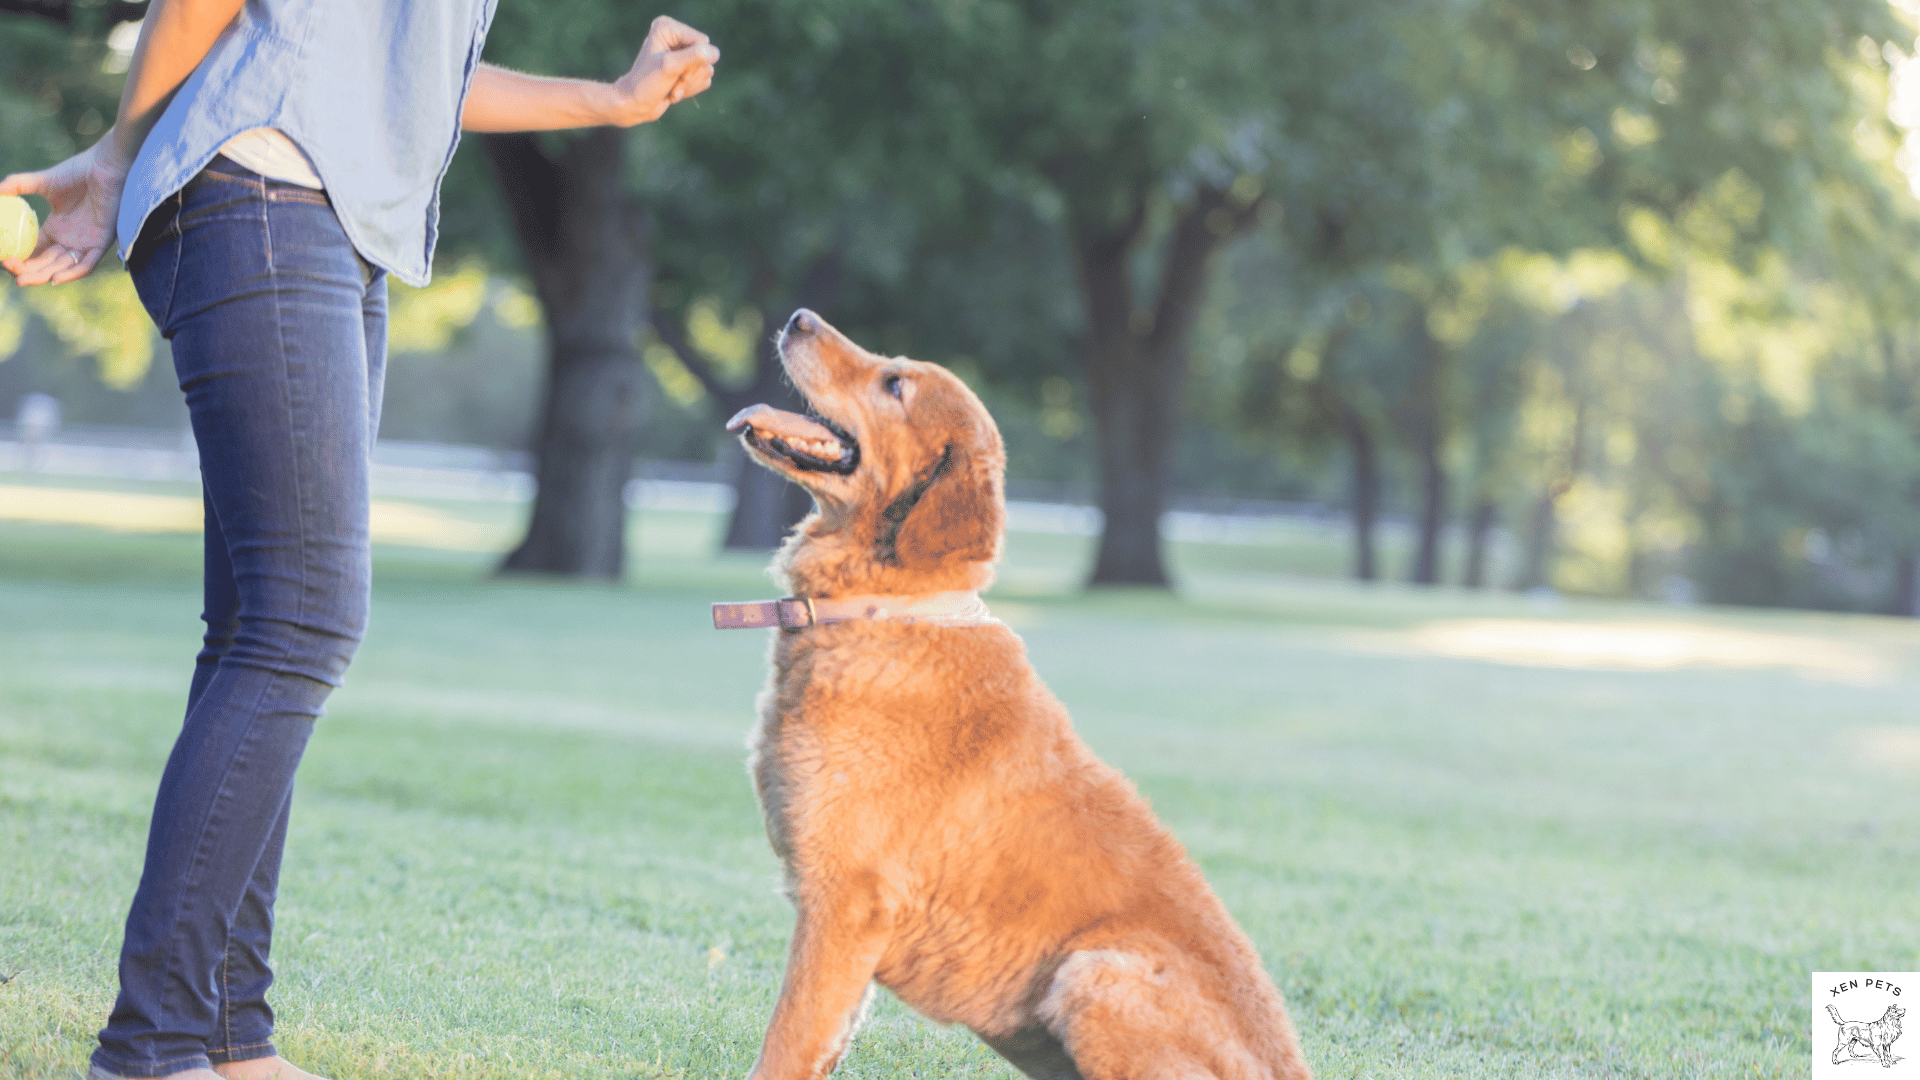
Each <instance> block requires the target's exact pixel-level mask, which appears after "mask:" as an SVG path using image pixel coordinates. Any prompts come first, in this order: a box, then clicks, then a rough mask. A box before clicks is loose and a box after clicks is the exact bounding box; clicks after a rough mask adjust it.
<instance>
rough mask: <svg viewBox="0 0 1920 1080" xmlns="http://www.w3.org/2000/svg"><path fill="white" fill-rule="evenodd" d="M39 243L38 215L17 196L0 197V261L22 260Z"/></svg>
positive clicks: (31, 252) (25, 201)
mask: <svg viewBox="0 0 1920 1080" xmlns="http://www.w3.org/2000/svg"><path fill="white" fill-rule="evenodd" d="M39 242H40V215H38V214H36V213H34V212H33V207H31V206H28V205H27V200H25V199H23V198H21V197H20V196H18V195H0V259H24V258H26V257H27V256H29V255H31V254H33V246H34V245H35V244H37V243H39Z"/></svg>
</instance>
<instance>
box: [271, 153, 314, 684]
mask: <svg viewBox="0 0 1920 1080" xmlns="http://www.w3.org/2000/svg"><path fill="white" fill-rule="evenodd" d="M260 192H261V198H260V222H261V231H262V232H263V233H264V234H265V235H266V240H267V252H266V254H267V280H268V281H270V282H272V283H273V321H274V337H275V338H276V339H277V340H278V341H279V343H280V356H279V361H280V386H281V394H282V398H281V407H282V408H284V409H286V410H287V418H288V420H287V438H288V439H289V440H291V441H292V442H293V443H294V446H293V450H294V453H292V454H290V455H288V456H289V457H290V458H291V459H292V461H293V502H294V520H295V521H296V522H298V527H299V530H300V602H299V604H298V605H296V607H295V609H294V625H295V626H304V625H306V619H307V596H308V594H307V573H308V570H309V569H310V567H309V564H308V559H307V554H308V552H307V545H308V543H309V540H310V537H309V536H308V532H309V531H310V530H309V527H308V525H309V523H308V520H307V500H306V484H305V481H304V478H303V477H301V475H300V454H299V437H298V435H297V434H296V433H295V432H294V426H295V425H294V422H293V418H294V417H295V416H296V415H298V414H297V411H296V410H295V408H294V401H293V377H292V374H291V373H290V372H289V371H288V370H287V319H286V311H285V309H284V308H283V307H282V306H281V303H280V275H279V273H278V272H277V271H276V270H275V269H274V264H273V216H272V215H271V214H269V213H267V211H268V210H269V209H271V208H272V203H271V200H269V199H268V198H267V197H266V185H265V184H264V183H263V184H261V185H260ZM288 647H289V648H291V638H289V645H288ZM291 659H292V657H291V656H290V655H286V654H283V655H282V656H281V657H280V663H279V665H278V666H277V667H275V668H274V671H273V678H274V679H278V678H280V677H281V676H282V675H285V674H286V673H287V662H288V661H289V660H291Z"/></svg>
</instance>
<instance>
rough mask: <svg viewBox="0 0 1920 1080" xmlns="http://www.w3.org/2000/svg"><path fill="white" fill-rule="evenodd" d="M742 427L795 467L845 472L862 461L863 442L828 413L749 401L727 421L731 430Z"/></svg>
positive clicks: (753, 439)
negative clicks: (812, 413) (805, 412)
mask: <svg viewBox="0 0 1920 1080" xmlns="http://www.w3.org/2000/svg"><path fill="white" fill-rule="evenodd" d="M742 429H745V434H746V437H747V439H748V441H750V442H751V443H753V445H755V446H757V447H759V448H760V449H762V450H765V451H767V452H768V453H771V454H778V455H780V456H781V457H783V458H786V459H787V460H788V461H791V462H793V464H794V467H795V468H799V469H806V470H808V471H809V472H830V473H839V474H840V475H842V476H845V475H846V474H848V473H851V472H852V471H853V470H854V467H855V466H857V465H859V464H860V444H859V443H857V442H855V441H854V440H853V436H851V435H849V434H847V433H846V431H845V429H843V428H841V427H840V426H839V425H838V424H835V423H834V422H833V421H831V420H828V419H826V418H825V417H819V418H814V417H807V416H801V415H800V414H799V413H792V412H787V411H786V410H784V409H776V408H774V407H773V406H771V405H749V406H747V407H746V408H744V409H741V410H740V411H739V412H738V413H735V414H734V417H733V419H731V420H729V421H727V430H728V431H731V432H738V431H741V430H742Z"/></svg>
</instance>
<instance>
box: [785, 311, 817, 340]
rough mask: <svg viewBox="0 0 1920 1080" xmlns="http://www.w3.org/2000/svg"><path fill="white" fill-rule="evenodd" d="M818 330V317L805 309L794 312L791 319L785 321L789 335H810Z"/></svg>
mask: <svg viewBox="0 0 1920 1080" xmlns="http://www.w3.org/2000/svg"><path fill="white" fill-rule="evenodd" d="M818 329H820V316H818V315H815V314H814V313H813V312H811V311H808V310H807V309H806V308H801V309H800V310H798V311H796V312H794V313H793V317H792V318H790V319H788V320H787V333H789V334H811V333H813V332H814V331H816V330H818Z"/></svg>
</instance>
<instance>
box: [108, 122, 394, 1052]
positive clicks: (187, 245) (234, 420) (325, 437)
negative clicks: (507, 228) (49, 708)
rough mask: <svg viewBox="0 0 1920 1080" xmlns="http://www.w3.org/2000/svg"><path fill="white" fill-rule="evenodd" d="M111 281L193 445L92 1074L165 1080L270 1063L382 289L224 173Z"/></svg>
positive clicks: (338, 615)
mask: <svg viewBox="0 0 1920 1080" xmlns="http://www.w3.org/2000/svg"><path fill="white" fill-rule="evenodd" d="M129 269H130V270H131V271H132V274H133V279H134V285H135V286H136V288H137V289H138V290H139V293H140V299H141V301H142V302H143V303H144V304H145V305H146V307H147V312H148V314H150V315H152V316H153V319H154V322H155V323H156V324H158V325H159V327H160V329H161V333H162V334H164V335H165V336H166V337H167V338H168V339H169V340H170V341H172V343H173V362H174V368H175V370H176V372H177V373H178V375H179V378H180V389H181V390H182V391H183V392H184V393H185V394H186V399H187V408H188V411H189V413H190V414H191V416H192V420H193V434H194V438H195V440H196V441H197V442H198V443H199V445H200V474H201V481H202V486H203V490H204V492H205V499H206V610H205V612H204V613H203V614H202V616H201V618H202V619H204V620H205V622H206V624H207V628H206V640H205V647H204V648H203V649H202V650H201V652H200V655H199V662H198V664H197V665H196V666H195V669H194V674H193V681H192V684H191V688H190V690H189V692H188V697H187V714H186V723H185V725H184V727H183V728H182V730H181V732H180V738H179V741H178V742H176V743H175V744H174V748H173V753H172V755H171V756H170V757H169V758H168V759H167V766H166V771H165V772H164V773H163V774H162V775H161V778H160V792H159V795H158V796H157V797H156V799H155V801H154V808H153V823H152V827H151V829H150V831H149V833H148V836H147V855H146V864H145V868H144V870H143V871H142V872H141V875H140V886H139V890H138V891H137V892H135V893H134V897H133V907H132V910H131V912H130V913H129V914H128V915H127V930H126V938H125V943H124V944H123V945H122V947H121V952H120V996H119V999H118V1000H117V1001H116V1003H115V1004H114V1008H113V1014H112V1016H111V1017H110V1018H109V1019H108V1021H107V1026H106V1028H105V1029H104V1030H102V1031H101V1032H100V1047H99V1049H98V1050H96V1051H95V1052H94V1056H93V1060H94V1063H95V1064H96V1065H98V1066H100V1067H101V1068H103V1069H106V1070H107V1071H109V1072H113V1073H117V1074H119V1075H122V1076H166V1075H169V1074H171V1073H176V1072H184V1071H186V1070H188V1069H194V1068H205V1067H207V1066H208V1064H209V1063H212V1062H227V1061H244V1060H248V1059H251V1058H259V1057H269V1056H272V1055H273V1053H274V1049H273V1043H272V1041H271V1040H272V1033H273V1011H272V1010H271V1009H269V1008H268V1007H267V1003H266V992H267V987H268V985H269V984H270V983H272V981H273V973H272V972H271V971H270V970H269V969H268V966H267V953H268V946H269V943H270V940H271V937H272V932H273V898H274V890H275V886H276V882H277V880H278V878H279V873H280V851H281V847H282V845H283V844H284V842H285V840H286V835H287V808H288V804H289V803H290V801H291V798H292V793H293V773H294V768H295V767H296V766H297V765H298V764H299V762H300V755H301V752H302V751H303V750H305V748H306V745H307V738H308V736H310V735H311V734H312V733H313V725H314V721H315V719H316V718H318V717H319V716H320V715H321V714H322V712H323V709H322V705H323V703H324V702H325V701H326V698H327V694H328V693H329V692H330V691H331V690H332V689H333V688H334V687H335V686H337V685H339V683H340V678H341V675H342V673H344V672H345V671H346V668H347V663H348V661H349V660H351V659H352V658H353V653H354V650H355V648H356V647H357V646H358V645H359V642H360V637H361V634H362V632H363V631H364V630H365V628H366V622H367V602H368V588H369V581H370V574H369V572H370V557H369V545H368V533H367V455H368V451H369V450H370V448H371V446H372V441H373V433H374V430H375V428H376V427H377V426H378V424H379V413H380V392H381V387H382V383H383V378H384V373H385V366H386V332H387V306H386V305H387V289H386V278H385V276H384V274H382V273H380V272H378V271H375V270H373V269H371V268H370V267H369V266H368V265H367V264H366V263H364V262H362V261H361V259H360V257H359V256H358V255H357V254H356V253H355V251H354V248H353V245H352V244H351V243H350V242H349V241H348V240H347V237H346V233H345V232H344V231H343V230H342V229H341V227H340V223H339V220H338V219H337V218H335V216H334V213H333V209H332V207H331V206H330V205H329V204H328V202H327V197H326V195H325V194H324V193H322V192H318V191H313V190H310V189H307V188H302V187H298V186H296V185H292V184H284V183H280V182H278V181H272V180H266V179H264V178H262V177H261V176H259V175H257V174H255V173H253V172H251V171H249V170H247V169H245V168H242V167H241V166H239V165H237V164H234V163H232V162H230V161H228V160H227V159H226V158H215V159H214V163H213V164H212V165H210V166H208V167H207V169H206V170H205V171H203V172H201V173H200V174H199V175H198V176H196V177H195V178H194V179H193V180H192V181H191V182H189V183H188V184H187V186H186V187H185V188H183V189H181V190H180V191H179V192H178V193H176V194H175V195H173V196H171V197H170V198H168V199H167V201H166V202H165V203H164V204H163V205H162V207H161V209H160V210H158V211H156V212H155V214H154V215H153V217H152V218H150V219H149V221H148V223H147V225H146V228H145V230H144V231H143V232H142V233H141V236H140V240H139V242H138V244H136V246H135V249H134V252H133V255H132V257H131V258H130V260H129Z"/></svg>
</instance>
